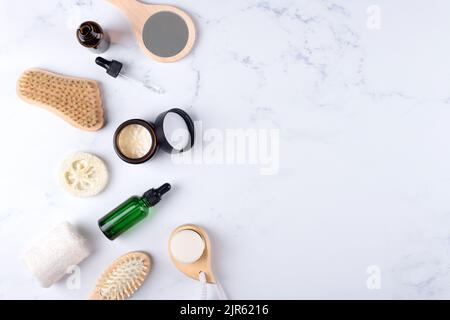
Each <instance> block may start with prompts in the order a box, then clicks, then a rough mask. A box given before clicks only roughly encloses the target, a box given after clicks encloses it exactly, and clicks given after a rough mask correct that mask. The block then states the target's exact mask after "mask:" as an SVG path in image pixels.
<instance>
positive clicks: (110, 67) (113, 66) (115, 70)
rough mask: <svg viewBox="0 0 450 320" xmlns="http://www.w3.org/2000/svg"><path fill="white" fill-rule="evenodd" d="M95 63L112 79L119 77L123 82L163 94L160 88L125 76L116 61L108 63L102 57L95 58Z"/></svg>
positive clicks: (121, 65) (119, 63)
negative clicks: (126, 81)
mask: <svg viewBox="0 0 450 320" xmlns="http://www.w3.org/2000/svg"><path fill="white" fill-rule="evenodd" d="M95 63H96V64H98V65H99V66H100V67H102V68H104V69H105V70H106V73H107V74H109V75H110V76H111V77H113V78H117V77H118V76H120V77H121V78H123V79H125V80H128V81H130V82H132V83H134V84H138V85H140V86H143V87H145V88H147V89H149V90H151V91H153V92H155V93H158V94H163V93H164V89H163V88H161V87H160V86H158V85H155V84H153V83H150V82H149V81H140V80H137V79H135V78H133V77H131V76H129V75H127V74H126V73H124V72H122V67H123V64H122V63H121V62H119V61H117V60H111V61H109V60H106V59H104V58H102V57H97V58H96V59H95Z"/></svg>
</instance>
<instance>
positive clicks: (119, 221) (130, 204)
mask: <svg viewBox="0 0 450 320" xmlns="http://www.w3.org/2000/svg"><path fill="white" fill-rule="evenodd" d="M170 188H171V186H170V184H168V183H165V184H163V185H162V186H161V187H159V188H156V189H150V190H148V191H147V192H146V193H144V195H143V196H142V197H138V196H133V197H131V198H129V199H128V200H126V201H124V202H123V203H122V204H120V205H119V206H118V207H117V208H115V209H114V210H112V211H111V212H110V213H108V214H107V215H106V216H104V217H103V218H101V219H100V220H99V221H98V226H99V227H100V230H102V232H103V234H104V235H105V236H106V237H107V238H108V239H109V240H114V239H116V238H117V237H118V236H120V235H121V234H122V233H124V232H125V231H127V230H128V229H130V228H131V227H133V226H134V225H136V224H137V223H138V222H140V221H141V220H143V219H144V218H145V217H147V216H148V215H149V213H150V212H151V213H152V214H153V210H151V207H153V206H154V205H156V204H157V203H158V202H159V201H160V200H161V196H162V195H163V194H165V193H167V192H168V191H169V190H170Z"/></svg>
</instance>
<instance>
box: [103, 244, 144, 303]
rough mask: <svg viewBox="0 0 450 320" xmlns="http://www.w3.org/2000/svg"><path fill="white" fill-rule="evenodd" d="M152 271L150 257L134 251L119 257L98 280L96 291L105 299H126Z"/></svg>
mask: <svg viewBox="0 0 450 320" xmlns="http://www.w3.org/2000/svg"><path fill="white" fill-rule="evenodd" d="M149 271H150V258H149V256H148V255H146V254H144V253H141V252H133V253H130V254H127V255H124V256H122V257H120V258H119V259H117V260H116V261H115V262H114V263H113V264H112V265H111V267H109V268H108V270H106V271H105V272H104V273H103V275H102V276H101V277H100V279H99V280H98V282H97V287H96V290H95V291H96V292H97V293H98V295H99V296H100V297H101V299H104V300H125V299H128V298H129V297H130V296H131V295H132V294H133V293H135V292H136V291H137V290H138V289H139V288H140V287H141V285H142V284H143V283H144V281H145V279H146V278H147V275H148V273H149Z"/></svg>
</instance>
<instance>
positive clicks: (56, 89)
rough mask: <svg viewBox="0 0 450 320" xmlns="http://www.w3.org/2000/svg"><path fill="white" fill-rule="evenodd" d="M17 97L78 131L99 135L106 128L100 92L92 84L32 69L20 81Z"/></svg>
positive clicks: (89, 81) (87, 81) (91, 81)
mask: <svg viewBox="0 0 450 320" xmlns="http://www.w3.org/2000/svg"><path fill="white" fill-rule="evenodd" d="M17 94H18V95H19V97H20V98H22V99H23V100H25V101H26V102H28V103H31V104H34V105H37V106H40V107H43V108H45V109H47V110H49V111H51V112H53V113H55V114H57V115H58V116H60V117H61V118H63V119H64V120H66V121H67V122H69V123H70V124H71V125H73V126H75V127H77V128H79V129H82V130H87V131H97V130H99V129H101V128H102V127H103V124H104V119H103V107H102V99H101V95H100V88H99V86H98V84H97V82H95V81H93V80H87V79H81V78H71V77H65V76H61V75H57V74H54V73H51V72H48V71H44V70H40V69H29V70H26V71H25V72H24V73H23V74H22V75H21V76H20V78H19V80H18V81H17Z"/></svg>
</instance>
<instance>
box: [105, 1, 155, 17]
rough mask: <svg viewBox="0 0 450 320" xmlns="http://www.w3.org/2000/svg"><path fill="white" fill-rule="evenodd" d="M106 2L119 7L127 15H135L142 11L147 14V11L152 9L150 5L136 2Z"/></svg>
mask: <svg viewBox="0 0 450 320" xmlns="http://www.w3.org/2000/svg"><path fill="white" fill-rule="evenodd" d="M106 1H108V2H109V3H112V4H113V5H115V6H117V7H119V8H120V9H121V10H122V11H123V12H124V13H126V14H127V15H129V14H136V13H137V12H139V11H140V10H142V9H145V10H147V12H148V9H150V8H151V7H152V5H149V4H145V3H142V2H140V1H137V0H106Z"/></svg>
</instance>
